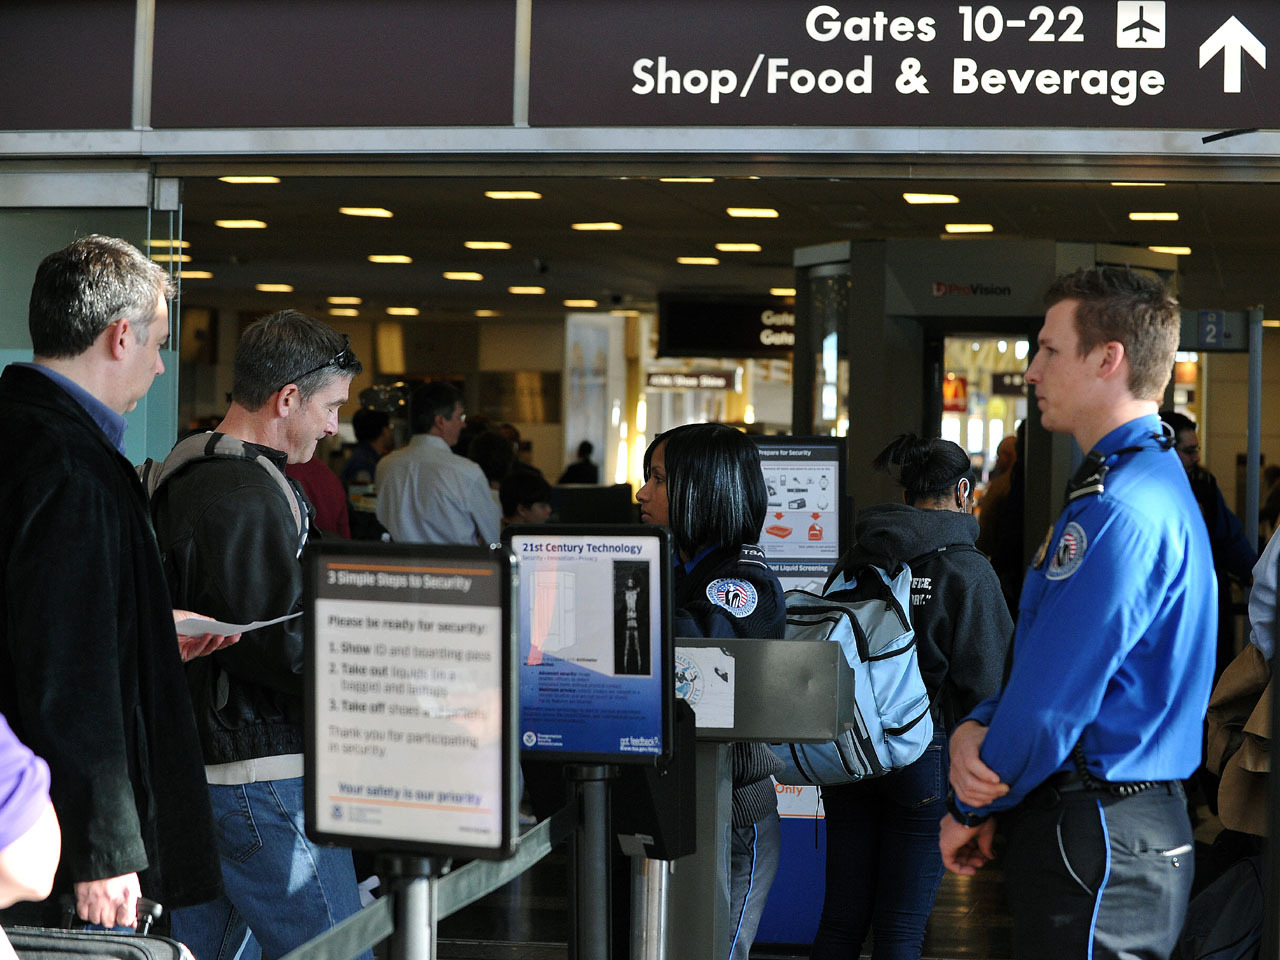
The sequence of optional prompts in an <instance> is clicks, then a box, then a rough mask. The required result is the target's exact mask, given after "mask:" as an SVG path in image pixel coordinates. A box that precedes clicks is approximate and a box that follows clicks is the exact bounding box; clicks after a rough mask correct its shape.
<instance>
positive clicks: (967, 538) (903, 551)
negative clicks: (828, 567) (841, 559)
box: [845, 503, 978, 569]
mask: <svg viewBox="0 0 1280 960" xmlns="http://www.w3.org/2000/svg"><path fill="white" fill-rule="evenodd" d="M854 537H855V539H856V542H855V543H854V546H853V549H852V550H850V551H849V554H848V557H847V560H846V563H845V566H852V565H855V564H857V563H860V562H872V563H876V565H877V566H881V567H884V568H886V569H888V568H889V567H890V566H896V565H897V562H899V561H903V560H911V559H913V558H915V557H918V556H921V555H922V554H925V553H929V552H930V551H933V550H937V549H938V548H940V547H948V546H951V545H952V544H954V543H965V544H971V543H973V542H974V541H976V540H977V539H978V519H977V517H974V516H973V515H972V514H968V513H956V512H953V511H951V510H921V509H919V508H918V507H910V506H907V504H905V503H878V504H876V505H875V506H872V507H867V508H866V509H864V510H861V511H859V512H858V519H857V522H856V523H855V524H854ZM881 561H889V562H888V563H885V562H881Z"/></svg>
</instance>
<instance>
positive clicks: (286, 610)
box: [146, 310, 368, 960]
mask: <svg viewBox="0 0 1280 960" xmlns="http://www.w3.org/2000/svg"><path fill="white" fill-rule="evenodd" d="M360 369H361V365H360V361H359V360H358V359H357V358H356V356H355V354H353V353H352V352H351V350H350V349H349V347H348V345H347V338H346V337H344V336H342V335H340V334H338V333H337V332H336V331H334V330H333V329H331V328H330V327H328V326H326V325H325V324H323V323H321V322H320V321H318V320H314V319H312V318H311V317H308V316H305V315H304V314H301V313H298V312H296V311H293V310H284V311H281V312H280V313H276V314H272V315H271V316H269V317H264V318H263V319H261V320H258V321H256V322H255V323H253V324H251V325H250V326H249V327H248V329H246V330H245V332H244V335H243V336H242V337H241V339H240V344H239V346H238V347H237V349H236V354H235V361H234V367H233V382H232V388H231V406H230V408H229V409H228V411H227V414H226V416H225V418H224V419H223V420H222V423H221V424H220V425H219V426H218V429H217V430H216V431H214V432H210V433H200V434H194V435H192V436H189V437H187V438H185V439H183V440H182V441H180V442H179V443H178V445H177V446H175V447H174V448H173V451H172V452H171V453H170V454H169V456H168V457H167V458H166V459H165V461H164V463H163V464H158V465H154V467H153V468H152V469H151V470H150V471H149V472H148V473H147V476H146V481H147V486H148V490H149V492H150V493H151V497H152V514H153V517H154V519H155V528H156V535H157V538H158V540H159V542H160V548H161V551H162V553H163V558H164V565H165V572H166V574H167V575H168V577H169V589H170V593H171V595H172V597H173V598H174V599H175V603H176V601H177V598H182V602H181V604H179V605H180V606H183V607H187V608H189V609H198V610H201V611H202V612H206V613H208V614H209V615H211V616H213V617H215V618H217V619H219V620H223V621H228V622H231V623H251V622H253V621H258V620H274V619H276V618H278V617H283V616H285V615H287V614H294V613H298V612H299V611H300V610H301V605H302V588H303V572H302V564H301V563H300V560H299V558H300V556H301V553H302V548H303V546H304V545H305V544H306V542H307V539H308V538H309V537H310V536H314V535H315V532H314V531H313V529H312V527H311V518H312V510H311V506H310V504H309V503H308V502H307V499H306V496H305V495H304V494H303V492H302V489H301V487H299V486H298V485H297V484H296V483H294V482H292V481H291V480H289V479H288V478H287V477H286V475H285V472H284V468H285V465H286V464H287V463H304V462H306V461H307V460H309V459H310V458H311V455H312V454H313V453H314V452H315V448H316V443H317V442H318V441H320V440H322V439H323V438H324V437H327V436H331V435H332V434H334V433H336V432H337V430H338V409H339V408H340V407H341V406H342V405H343V404H344V403H346V402H347V397H348V393H349V391H350V387H351V379H352V377H353V376H354V375H355V374H357V373H359V372H360ZM302 634H303V627H302V618H301V617H297V618H294V619H290V620H285V621H283V622H281V623H276V624H273V625H271V626H267V627H262V628H260V629H258V630H254V631H251V632H249V633H246V634H245V635H244V637H243V638H242V639H241V641H240V642H239V644H237V645H236V646H234V647H229V648H227V649H225V650H222V651H219V652H218V653H215V654H214V655H212V656H210V657H206V658H204V659H203V660H200V661H198V662H196V663H194V664H192V665H191V666H189V668H188V670H187V681H188V686H189V688H190V690H191V699H192V703H193V705H194V707H195V713H196V725H197V727H198V728H199V731H200V738H201V745H202V747H203V750H204V762H205V773H206V777H207V779H208V782H209V792H210V795H211V797H212V800H213V808H214V818H215V820H216V821H217V826H218V849H219V852H220V853H221V855H222V876H223V884H224V887H225V890H226V892H225V894H224V895H223V896H222V897H221V898H220V899H219V900H215V901H213V902H212V903H208V904H204V905H202V906H199V907H193V908H190V909H185V910H177V911H174V913H173V933H174V937H175V938H176V939H178V940H181V941H182V942H184V943H186V944H187V945H188V946H189V947H191V948H192V950H193V952H194V953H195V955H196V956H197V957H198V958H199V960H223V958H226V960H231V958H234V957H235V956H237V951H238V950H239V949H240V947H241V945H242V944H244V943H246V941H247V940H249V939H250V938H252V939H253V940H256V941H257V945H258V946H259V947H260V948H261V953H262V954H263V955H265V956H268V957H280V956H283V955H284V954H286V953H288V952H289V951H291V950H293V949H294V948H295V947H298V946H299V945H301V944H303V943H305V942H307V941H308V940H310V939H312V938H313V937H315V936H316V935H318V934H320V933H323V932H324V931H325V930H327V929H328V928H329V927H331V926H333V925H334V924H336V923H338V922H339V921H340V920H342V919H344V918H345V917H347V916H350V915H351V914H353V913H355V912H357V911H358V910H359V909H360V899H359V894H358V891H357V888H356V878H355V872H354V869H353V867H352V861H351V853H350V851H348V850H340V849H334V848H329V847H318V846H316V845H315V844H312V843H311V842H310V841H309V840H307V838H306V834H305V829H304V826H303V790H302V773H303V731H302V720H303V676H302V673H303V637H302ZM248 947H249V948H250V951H251V952H250V953H246V956H248V955H252V947H253V944H252V943H248ZM365 956H366V957H367V956H368V955H367V954H366V955H365Z"/></svg>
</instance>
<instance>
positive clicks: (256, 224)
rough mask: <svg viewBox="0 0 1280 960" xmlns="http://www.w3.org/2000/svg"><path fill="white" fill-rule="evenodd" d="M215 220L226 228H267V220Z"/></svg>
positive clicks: (215, 222)
mask: <svg viewBox="0 0 1280 960" xmlns="http://www.w3.org/2000/svg"><path fill="white" fill-rule="evenodd" d="M213 222H214V224H215V225H216V226H219V227H222V228H223V229H224V230H265V229H266V228H267V224H266V221H263V220H215V221H213Z"/></svg>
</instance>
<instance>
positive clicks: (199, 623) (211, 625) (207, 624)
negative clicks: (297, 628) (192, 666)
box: [173, 610, 302, 637]
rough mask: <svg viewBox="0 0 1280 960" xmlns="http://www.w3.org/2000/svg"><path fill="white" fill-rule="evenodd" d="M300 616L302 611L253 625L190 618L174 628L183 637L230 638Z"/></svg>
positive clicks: (176, 624) (179, 622) (254, 622)
mask: <svg viewBox="0 0 1280 960" xmlns="http://www.w3.org/2000/svg"><path fill="white" fill-rule="evenodd" d="M300 616H302V611H301V610H299V611H298V612H297V613H287V614H285V615H284V616H283V617H276V618H275V619H274V620H255V621H253V623H224V622H223V621H221V620H202V619H200V618H199V617H188V618H187V619H185V620H179V621H178V622H177V623H175V624H174V625H173V627H174V629H175V630H177V631H178V635H179V636H182V637H203V636H204V635H205V634H206V633H212V634H216V635H217V636H220V637H229V636H231V635H232V634H234V633H248V632H249V631H250V630H257V629H258V628H259V627H269V626H271V625H272V624H275V623H284V622H285V621H286V620H292V619H293V618H294V617H300Z"/></svg>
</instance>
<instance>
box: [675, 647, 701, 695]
mask: <svg viewBox="0 0 1280 960" xmlns="http://www.w3.org/2000/svg"><path fill="white" fill-rule="evenodd" d="M702 691H703V682H702V670H701V669H700V668H699V667H698V665H697V664H696V663H694V662H693V661H692V660H690V659H689V658H688V657H686V656H685V655H684V654H683V653H677V654H676V696H677V697H679V698H680V699H681V700H685V701H687V702H688V704H689V706H691V707H692V706H693V705H694V704H696V703H697V702H698V701H699V700H701V699H702Z"/></svg>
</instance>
